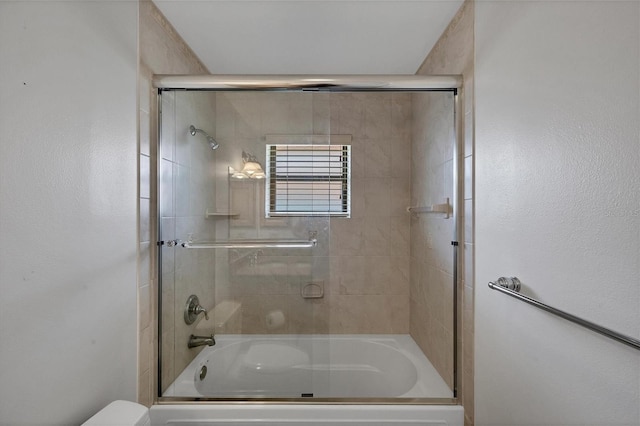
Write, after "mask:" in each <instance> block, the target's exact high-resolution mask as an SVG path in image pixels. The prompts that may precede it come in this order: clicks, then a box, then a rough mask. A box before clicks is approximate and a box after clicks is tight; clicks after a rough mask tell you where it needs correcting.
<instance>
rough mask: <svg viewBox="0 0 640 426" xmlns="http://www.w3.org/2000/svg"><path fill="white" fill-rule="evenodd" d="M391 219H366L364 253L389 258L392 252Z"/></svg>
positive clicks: (383, 217)
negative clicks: (390, 243)
mask: <svg viewBox="0 0 640 426" xmlns="http://www.w3.org/2000/svg"><path fill="white" fill-rule="evenodd" d="M390 238H391V219H390V218H389V217H388V216H373V217H369V216H368V217H365V219H364V232H363V237H362V239H363V253H364V254H365V255H368V256H388V255H389V254H391V251H390V245H389V242H390Z"/></svg>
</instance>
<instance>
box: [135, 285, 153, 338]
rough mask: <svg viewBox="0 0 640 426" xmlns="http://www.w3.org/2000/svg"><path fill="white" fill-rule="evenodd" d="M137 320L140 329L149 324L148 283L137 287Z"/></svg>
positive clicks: (149, 296)
mask: <svg viewBox="0 0 640 426" xmlns="http://www.w3.org/2000/svg"><path fill="white" fill-rule="evenodd" d="M138 320H139V324H138V326H139V328H140V330H143V329H145V328H148V327H150V326H151V289H150V286H148V285H145V286H142V287H139V288H138Z"/></svg>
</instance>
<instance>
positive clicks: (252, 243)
mask: <svg viewBox="0 0 640 426" xmlns="http://www.w3.org/2000/svg"><path fill="white" fill-rule="evenodd" d="M317 244H318V240H316V239H315V238H312V239H309V240H235V241H214V242H197V243H196V242H190V241H187V242H184V243H181V244H180V245H181V246H182V247H184V248H188V249H210V248H213V249H215V248H312V247H315V246H316V245H317Z"/></svg>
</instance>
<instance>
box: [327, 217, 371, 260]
mask: <svg viewBox="0 0 640 426" xmlns="http://www.w3.org/2000/svg"><path fill="white" fill-rule="evenodd" d="M363 247H364V220H362V219H355V218H351V219H335V220H332V221H331V249H330V252H331V254H332V255H337V256H357V255H362V254H363V251H362V250H363Z"/></svg>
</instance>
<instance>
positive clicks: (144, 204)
mask: <svg viewBox="0 0 640 426" xmlns="http://www.w3.org/2000/svg"><path fill="white" fill-rule="evenodd" d="M139 203H140V213H139V219H140V221H139V236H138V241H139V242H141V243H143V242H149V241H150V238H151V228H150V225H151V224H150V222H151V212H150V206H151V201H150V200H149V199H148V198H141V199H140V200H139Z"/></svg>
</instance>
